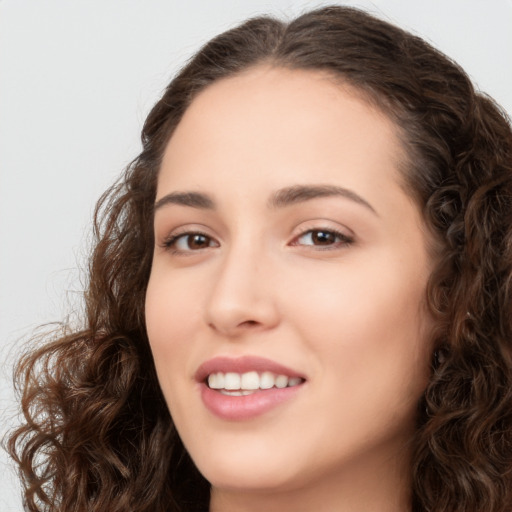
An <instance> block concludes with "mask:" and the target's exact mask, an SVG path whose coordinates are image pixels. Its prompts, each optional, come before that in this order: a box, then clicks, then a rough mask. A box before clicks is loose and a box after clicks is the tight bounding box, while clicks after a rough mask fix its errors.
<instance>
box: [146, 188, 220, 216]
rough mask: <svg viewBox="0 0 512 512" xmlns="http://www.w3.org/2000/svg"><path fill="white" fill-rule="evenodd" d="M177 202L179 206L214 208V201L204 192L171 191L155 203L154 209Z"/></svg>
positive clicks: (203, 208)
mask: <svg viewBox="0 0 512 512" xmlns="http://www.w3.org/2000/svg"><path fill="white" fill-rule="evenodd" d="M170 204H177V205H181V206H189V207H190V208H199V209H201V210H214V209H215V203H214V201H213V199H211V198H210V197H209V196H207V195H206V194H202V193H200V192H171V193H170V194H167V195H165V196H164V197H162V198H161V199H159V200H158V201H157V202H156V203H155V207H154V211H155V212H156V211H157V210H158V209H160V208H162V207H163V206H167V205H170Z"/></svg>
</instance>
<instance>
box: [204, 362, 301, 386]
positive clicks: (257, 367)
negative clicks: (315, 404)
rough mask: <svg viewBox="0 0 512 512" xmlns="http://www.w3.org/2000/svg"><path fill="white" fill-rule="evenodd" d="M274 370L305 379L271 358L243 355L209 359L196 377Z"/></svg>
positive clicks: (281, 373) (277, 372) (274, 371)
mask: <svg viewBox="0 0 512 512" xmlns="http://www.w3.org/2000/svg"><path fill="white" fill-rule="evenodd" d="M251 371H256V372H272V373H275V374H276V375H286V376H287V377H300V378H302V379H304V375H302V374H301V373H300V372H297V371H295V370H292V369H291V368H288V367H286V366H283V365H282V364H280V363H276V362H275V361H272V360H270V359H266V358H264V357H257V356H242V357H236V358H232V357H214V358H213V359H209V360H208V361H205V362H204V363H202V364H201V366H199V368H198V369H197V371H196V373H195V379H196V380H197V381H198V382H203V381H204V380H206V378H207V377H208V375H210V374H212V373H217V372H222V373H228V372H234V373H246V372H251Z"/></svg>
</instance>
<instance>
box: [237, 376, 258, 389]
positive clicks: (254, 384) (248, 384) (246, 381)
mask: <svg viewBox="0 0 512 512" xmlns="http://www.w3.org/2000/svg"><path fill="white" fill-rule="evenodd" d="M259 387H260V376H259V375H258V372H248V373H243V374H242V378H241V379H240V388H241V389H258V388H259Z"/></svg>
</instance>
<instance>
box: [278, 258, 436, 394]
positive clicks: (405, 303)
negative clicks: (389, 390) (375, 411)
mask: <svg viewBox="0 0 512 512" xmlns="http://www.w3.org/2000/svg"><path fill="white" fill-rule="evenodd" d="M379 261H380V262H381V263H382V259H380V260H379ZM360 265H361V267H360V269H358V268H357V265H348V263H347V265H346V270H345V269H344V267H343V265H340V266H338V267H334V266H333V267H332V269H329V271H327V272H326V273H325V275H321V274H319V273H318V272H316V273H315V274H314V275H313V274H307V273H304V274H303V275H304V276H306V277H305V278H304V279H302V280H301V281H300V282H298V281H297V280H295V281H290V283H293V284H290V287H289V289H288V290H287V296H288V297H290V298H293V299H290V300H289V303H288V305H289V306H290V307H289V309H288V311H287V315H288V316H291V317H293V318H295V322H296V326H297V329H298V330H300V333H301V337H302V338H303V340H305V343H307V344H308V345H309V348H310V349H311V351H312V352H314V353H316V354H317V355H319V356H320V357H321V358H322V360H323V363H324V364H325V365H327V366H329V367H331V368H332V367H334V370H333V371H332V372H330V373H325V378H327V375H329V376H331V377H332V379H333V381H332V383H331V384H334V382H335V380H336V379H340V380H341V381H344V383H345V384H347V382H350V383H351V385H354V386H360V385H363V384H364V380H365V379H366V381H367V382H372V385H374V383H375V382H376V381H378V382H386V383H389V386H390V387H393V386H396V387H397V388H399V387H400V386H402V388H403V387H404V386H405V389H409V390H411V392H413V393H414V394H415V395H416V394H417V393H418V391H420V392H422V390H423V388H424V386H425V384H426V381H427V378H428V368H429V352H430V351H429V343H428V326H427V325H426V323H427V322H425V318H426V308H425V307H424V299H425V290H426V280H427V279H426V277H425V276H423V275H417V274H416V272H415V271H414V268H413V266H411V269H410V271H409V273H408V272H407V270H408V269H407V268H405V269H404V268H403V267H402V266H399V265H396V264H394V265H390V264H387V265H381V264H379V263H376V264H375V265H369V264H368V263H367V262H361V264H360ZM382 268H385V269H386V272H385V273H384V272H383V271H382ZM308 275H309V276H310V277H309V278H308V277H307V276H308Z"/></svg>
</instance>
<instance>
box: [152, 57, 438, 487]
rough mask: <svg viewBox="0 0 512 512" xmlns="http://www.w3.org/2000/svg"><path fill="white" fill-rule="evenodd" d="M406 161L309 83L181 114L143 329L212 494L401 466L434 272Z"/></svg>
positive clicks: (159, 215)
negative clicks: (405, 178) (404, 179)
mask: <svg viewBox="0 0 512 512" xmlns="http://www.w3.org/2000/svg"><path fill="white" fill-rule="evenodd" d="M403 159H404V155H403V154H402V148H401V145H400V143H399V142H398V139H397V135H396V133H395V127H394V125H393V124H392V122H391V121H390V120H389V119H387V118H386V117H385V116H384V115H383V114H382V113H380V112H379V111H377V110H376V109H374V108H372V107H370V106H369V105H368V104H367V103H366V102H364V101H362V100H361V99H360V98H358V97H357V95H355V94H354V93H353V91H352V90H351V89H350V88H349V87H343V86H340V85H339V84H335V83H334V82H333V81H332V80H329V79H328V78H326V77H325V76H323V75H321V74H319V73H315V72H309V71H290V70H284V69H276V68H270V67H263V66H262V67H258V68H255V69H252V70H250V71H248V72H246V73H244V74H242V75H239V76H237V77H234V78H229V79H225V80H222V81H219V82H217V83H215V84H214V85H212V86H210V87H209V88H207V89H206V90H205V91H204V92H202V93H201V94H200V95H199V96H198V97H197V98H196V99H195V100H194V101H193V103H192V105H191V106H190V108H189V109H188V110H187V112H186V113H185V115H184V117H183V119H182V121H181V122H180V124H179V126H178V127H177V129H176V131H175V133H174V135H173V136H172V138H171V140H170V142H169V144H168V146H167V148H166V151H165V155H164V158H163V163H162V167H161V172H160V176H159V180H158V189H157V201H156V209H155V238H156V244H155V251H154V259H153V266H152V271H151V277H150V280H149V285H148V290H147V299H146V320H147V329H148V335H149V340H150V343H151V348H152V351H153V355H154V359H155V364H156V369H157V372H158V378H159V381H160V385H161V387H162V390H163V393H164V395H165V398H166V401H167V404H168V406H169V409H170V411H171V414H172V417H173V419H174V422H175V424H176V427H177V429H178V431H179V433H180V436H181V438H182V440H183V442H184V444H185V446H186V448H187V449H188V451H189V453H190V454H191V456H192V458H193V460H194V461H195V463H196V464H197V466H198V468H199V469H200V471H201V472H202V473H203V474H204V476H205V477H206V478H207V479H208V480H209V481H210V482H211V483H212V484H213V487H214V489H225V490H228V491H229V490H233V491H240V490H242V491H243V490H246V491H250V490H259V491H261V490H267V491H273V490H279V489H281V490H293V489H295V488H299V487H304V486H307V485H309V484H311V483H313V482H318V481H326V480H328V479H330V478H336V479H339V478H340V477H343V476H345V477H346V476H347V475H351V476H350V478H353V477H354V475H357V474H360V475H363V477H365V478H371V475H373V474H375V472H380V473H382V474H383V475H384V473H386V472H387V473H389V467H390V464H392V462H391V461H393V460H398V458H399V457H398V455H399V454H401V455H403V454H407V453H408V448H407V441H408V439H409V438H410V436H411V433H412V432H413V430H414V422H415V411H416V409H417V403H418V399H419V398H420V396H421V394H422V392H423V390H424V388H425V385H426V381H427V378H428V368H429V352H430V350H429V346H428V342H427V338H428V335H427V334H428V324H429V322H428V320H427V314H426V308H425V305H424V296H425V288H426V283H427V279H428V276H429V271H430V260H429V257H428V255H427V250H426V246H427V237H426V235H425V231H424V229H423V224H422V219H421V216H420V214H419V211H418V208H417V207H416V205H415V204H414V203H413V201H412V199H411V198H410V197H409V195H408V194H406V193H405V192H404V189H403V188H402V186H401V184H400V183H401V178H400V174H399V171H398V168H399V164H400V162H401V160H403ZM209 379H210V385H208V380H209ZM283 386H284V387H283ZM403 458H404V459H406V458H407V457H403ZM380 473H379V474H380ZM384 478H386V476H384Z"/></svg>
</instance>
